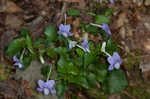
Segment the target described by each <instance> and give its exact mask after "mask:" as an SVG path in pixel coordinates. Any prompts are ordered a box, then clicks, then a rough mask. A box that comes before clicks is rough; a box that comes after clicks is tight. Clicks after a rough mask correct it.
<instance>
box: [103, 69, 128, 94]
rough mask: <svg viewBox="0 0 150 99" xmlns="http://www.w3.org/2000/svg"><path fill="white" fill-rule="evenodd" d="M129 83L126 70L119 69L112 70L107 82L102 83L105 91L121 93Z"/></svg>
mask: <svg viewBox="0 0 150 99" xmlns="http://www.w3.org/2000/svg"><path fill="white" fill-rule="evenodd" d="M127 85H128V83H127V80H126V76H125V74H124V72H123V71H122V70H121V69H119V70H113V71H110V72H109V74H108V77H107V78H106V80H105V82H104V83H103V84H102V88H103V90H104V92H105V93H108V94H113V93H119V92H121V91H122V90H123V89H125V88H126V87H127Z"/></svg>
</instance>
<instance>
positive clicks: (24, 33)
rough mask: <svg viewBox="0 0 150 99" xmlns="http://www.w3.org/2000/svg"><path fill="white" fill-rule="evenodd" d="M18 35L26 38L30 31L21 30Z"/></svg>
mask: <svg viewBox="0 0 150 99" xmlns="http://www.w3.org/2000/svg"><path fill="white" fill-rule="evenodd" d="M20 33H21V35H22V36H24V37H26V35H29V33H30V30H28V29H22V30H21V32H20Z"/></svg>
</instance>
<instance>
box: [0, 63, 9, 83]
mask: <svg viewBox="0 0 150 99" xmlns="http://www.w3.org/2000/svg"><path fill="white" fill-rule="evenodd" d="M11 71H12V66H10V65H8V64H7V63H5V62H4V63H0V80H7V79H8V78H9V77H11Z"/></svg>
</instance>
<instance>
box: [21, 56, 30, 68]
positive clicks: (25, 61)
mask: <svg viewBox="0 0 150 99" xmlns="http://www.w3.org/2000/svg"><path fill="white" fill-rule="evenodd" d="M31 61H32V56H24V57H23V65H24V66H23V68H22V69H23V70H25V69H26V68H27V67H29V65H30V63H31Z"/></svg>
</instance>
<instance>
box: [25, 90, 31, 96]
mask: <svg viewBox="0 0 150 99" xmlns="http://www.w3.org/2000/svg"><path fill="white" fill-rule="evenodd" d="M25 95H27V96H32V89H29V88H27V89H25Z"/></svg>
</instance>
